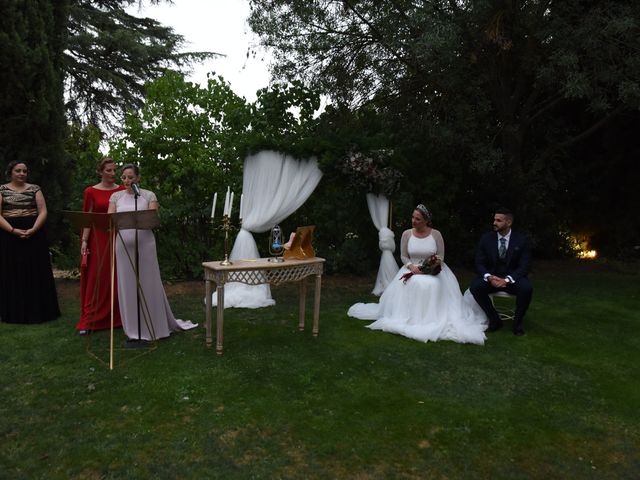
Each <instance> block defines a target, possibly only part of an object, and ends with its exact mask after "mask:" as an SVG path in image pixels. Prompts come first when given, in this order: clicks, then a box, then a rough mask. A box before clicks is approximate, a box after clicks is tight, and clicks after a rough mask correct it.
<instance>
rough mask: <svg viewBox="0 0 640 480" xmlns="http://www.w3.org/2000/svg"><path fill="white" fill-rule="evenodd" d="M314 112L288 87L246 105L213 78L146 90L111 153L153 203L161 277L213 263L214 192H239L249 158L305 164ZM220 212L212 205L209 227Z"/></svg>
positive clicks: (170, 80) (217, 236)
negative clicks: (130, 169)
mask: <svg viewBox="0 0 640 480" xmlns="http://www.w3.org/2000/svg"><path fill="white" fill-rule="evenodd" d="M318 105H319V99H318V96H317V95H316V94H314V93H313V92H311V91H309V90H307V89H305V88H303V87H301V86H300V85H296V84H294V85H290V86H280V85H273V86H271V87H269V88H268V89H263V90H260V91H259V92H258V98H257V100H256V101H255V102H253V103H247V102H246V100H245V99H244V98H240V97H238V96H237V95H236V94H235V93H234V92H233V91H232V90H231V88H230V86H229V85H228V84H227V83H226V82H225V81H224V80H223V79H222V78H219V77H218V78H210V79H209V81H208V84H207V86H206V87H200V86H198V85H196V84H193V83H191V82H186V81H185V80H184V78H183V77H182V76H181V75H179V74H175V73H168V74H166V75H165V76H163V77H162V78H160V79H159V80H157V81H156V82H154V83H152V84H150V85H149V86H148V93H147V100H146V103H145V105H144V107H143V108H142V109H141V110H140V113H139V114H134V113H132V114H131V115H128V116H127V119H126V122H125V126H124V129H123V136H122V138H121V139H120V140H118V142H116V143H115V144H114V145H113V148H112V151H111V153H112V156H113V157H114V158H115V159H116V160H118V161H119V162H120V163H121V164H124V163H132V162H133V163H138V164H139V165H140V167H141V174H142V182H141V183H142V185H143V186H144V187H145V188H148V189H150V190H153V191H154V192H155V193H156V194H157V195H158V198H159V201H160V205H161V216H162V227H161V228H160V229H159V231H158V239H159V248H158V251H159V253H158V254H159V257H160V265H161V266H162V268H163V270H164V271H165V272H166V274H168V275H171V276H172V277H176V276H177V277H181V278H193V277H195V276H199V275H200V273H201V271H202V270H201V266H200V264H201V263H202V262H203V261H205V260H211V259H213V258H221V255H222V248H223V246H222V241H221V239H222V233H221V232H220V231H214V230H213V229H212V228H213V227H212V225H211V222H210V214H211V205H212V199H213V195H214V192H216V191H217V192H219V194H220V195H219V196H222V194H223V193H224V192H225V191H226V189H227V187H228V186H230V187H231V188H232V190H234V191H235V192H238V193H239V192H240V191H241V188H242V164H243V161H244V158H245V157H246V155H248V154H249V153H251V152H254V151H257V150H260V149H264V148H271V149H275V150H279V151H284V152H286V153H290V154H303V153H304V152H306V153H307V155H305V156H308V155H309V152H311V150H312V144H311V139H312V138H313V132H314V130H315V128H314V126H315V123H316V122H315V120H314V118H313V114H314V112H315V111H316V110H317V109H318ZM294 110H295V111H296V112H298V113H297V115H294V114H293V113H292V111H294ZM221 200H222V198H220V199H219V202H220V201H221ZM220 211H221V207H220V203H218V218H217V219H216V220H217V221H219V219H220ZM236 212H237V209H236ZM236 214H237V213H236ZM236 220H237V218H234V222H235V221H236ZM217 224H218V222H216V226H217ZM177 232H179V234H178V233H177Z"/></svg>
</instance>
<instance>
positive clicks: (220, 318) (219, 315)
mask: <svg viewBox="0 0 640 480" xmlns="http://www.w3.org/2000/svg"><path fill="white" fill-rule="evenodd" d="M217 291H218V308H217V311H216V354H218V355H222V352H223V348H222V342H223V340H224V333H223V331H224V283H223V284H218V288H217Z"/></svg>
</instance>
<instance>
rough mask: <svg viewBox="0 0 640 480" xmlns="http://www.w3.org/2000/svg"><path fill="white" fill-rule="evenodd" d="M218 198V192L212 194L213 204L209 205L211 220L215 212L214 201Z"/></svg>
mask: <svg viewBox="0 0 640 480" xmlns="http://www.w3.org/2000/svg"><path fill="white" fill-rule="evenodd" d="M217 200H218V192H216V193H214V194H213V205H211V219H212V220H213V217H214V215H215V214H216V201H217Z"/></svg>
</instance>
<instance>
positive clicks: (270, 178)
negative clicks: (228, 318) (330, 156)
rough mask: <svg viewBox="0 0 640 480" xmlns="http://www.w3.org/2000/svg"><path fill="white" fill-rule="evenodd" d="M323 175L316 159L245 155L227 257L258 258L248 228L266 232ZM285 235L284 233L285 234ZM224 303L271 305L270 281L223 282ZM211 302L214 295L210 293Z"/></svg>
mask: <svg viewBox="0 0 640 480" xmlns="http://www.w3.org/2000/svg"><path fill="white" fill-rule="evenodd" d="M321 178H322V172H321V171H320V168H318V162H317V161H316V160H315V159H313V158H312V159H309V160H296V159H294V158H293V157H290V156H288V155H284V154H282V153H279V152H274V151H263V152H259V153H257V154H256V155H251V156H249V157H247V158H246V159H245V161H244V172H243V178H242V193H243V195H244V198H243V203H242V212H240V213H241V214H242V228H241V229H240V232H239V233H238V236H237V237H236V241H235V244H234V245H233V249H232V250H231V255H230V259H231V260H239V259H252V258H259V256H260V254H259V253H258V247H257V245H256V242H255V240H254V239H253V235H251V232H256V233H260V232H266V231H267V230H270V229H271V228H272V227H273V226H274V225H275V224H277V223H280V222H281V221H282V220H284V219H285V218H287V217H288V216H289V215H291V214H292V213H293V212H295V211H296V210H297V209H298V208H300V206H301V205H302V204H303V203H304V202H305V201H306V200H307V198H309V196H310V195H311V194H312V193H313V191H314V190H315V188H316V186H317V185H318V183H319V182H320V179H321ZM285 237H286V236H285ZM224 296H225V299H224V307H225V308H229V307H243V308H259V307H266V306H269V305H273V304H274V303H275V301H274V300H273V298H271V289H270V288H269V285H268V284H266V285H257V286H251V285H245V284H242V283H237V282H232V283H228V284H226V285H225V289H224ZM212 300H213V302H214V303H213V304H214V305H215V304H216V303H217V296H216V295H215V294H214V295H213V297H212Z"/></svg>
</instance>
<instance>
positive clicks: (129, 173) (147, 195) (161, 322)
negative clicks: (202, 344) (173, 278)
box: [109, 164, 197, 340]
mask: <svg viewBox="0 0 640 480" xmlns="http://www.w3.org/2000/svg"><path fill="white" fill-rule="evenodd" d="M121 180H122V184H123V185H124V186H125V187H126V190H121V191H119V192H116V193H114V194H113V195H111V198H110V199H109V213H113V212H130V211H134V210H135V201H136V200H135V199H136V195H135V193H134V188H136V189H137V190H138V191H139V192H140V194H139V196H138V210H149V209H155V210H157V209H158V200H157V198H156V195H155V193H153V192H151V191H149V190H144V189H140V188H139V187H137V185H138V182H139V181H140V170H139V169H138V166H137V165H131V164H129V165H125V166H124V167H123V168H122V176H121ZM134 184H135V187H134ZM135 235H136V231H135V230H134V229H123V230H120V231H119V232H118V236H117V239H116V262H117V270H118V299H119V304H120V315H121V316H122V327H123V329H124V332H125V334H126V335H127V337H129V339H131V340H138V339H140V340H157V339H160V338H165V337H168V336H169V335H171V332H175V331H179V330H188V329H190V328H194V327H196V326H197V324H193V323H191V322H189V321H183V320H179V319H176V318H175V317H174V316H173V312H172V311H171V307H170V306H169V301H168V300H167V295H166V293H165V291H164V287H163V285H162V279H161V278H160V267H159V266H158V257H157V254H156V240H155V237H154V236H153V232H152V231H151V230H138V258H139V261H138V265H139V270H140V274H139V278H140V331H139V332H138V299H137V295H136V274H135Z"/></svg>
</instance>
